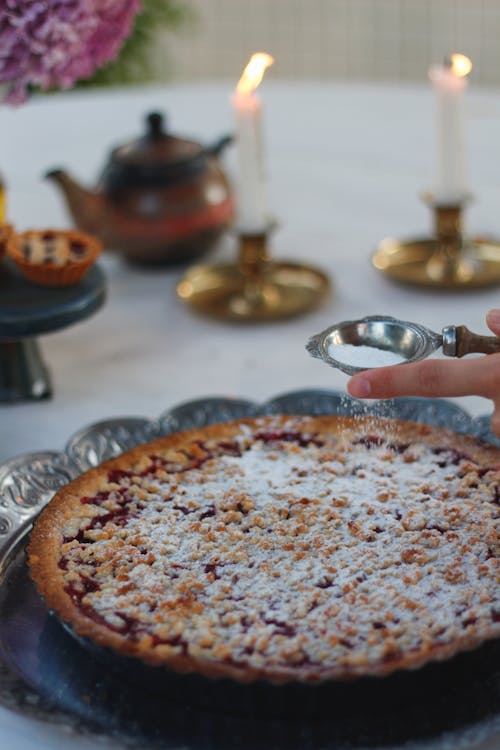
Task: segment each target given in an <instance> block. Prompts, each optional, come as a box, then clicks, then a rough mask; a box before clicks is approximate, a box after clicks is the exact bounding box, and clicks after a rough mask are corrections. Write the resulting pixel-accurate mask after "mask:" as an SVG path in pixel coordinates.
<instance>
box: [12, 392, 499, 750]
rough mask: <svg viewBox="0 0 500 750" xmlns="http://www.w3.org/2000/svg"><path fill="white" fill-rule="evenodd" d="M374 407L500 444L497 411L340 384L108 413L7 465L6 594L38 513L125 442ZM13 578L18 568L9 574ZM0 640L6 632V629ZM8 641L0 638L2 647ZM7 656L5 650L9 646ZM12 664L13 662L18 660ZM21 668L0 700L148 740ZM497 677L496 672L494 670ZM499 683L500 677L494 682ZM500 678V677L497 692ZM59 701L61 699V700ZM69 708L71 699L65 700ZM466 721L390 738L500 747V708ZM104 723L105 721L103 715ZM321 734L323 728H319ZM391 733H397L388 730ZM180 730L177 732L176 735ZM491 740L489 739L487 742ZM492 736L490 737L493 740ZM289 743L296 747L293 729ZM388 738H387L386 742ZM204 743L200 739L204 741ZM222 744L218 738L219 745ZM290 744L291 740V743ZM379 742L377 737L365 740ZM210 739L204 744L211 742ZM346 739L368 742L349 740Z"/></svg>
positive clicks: (424, 744) (275, 741) (321, 744)
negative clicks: (473, 412) (99, 717)
mask: <svg viewBox="0 0 500 750" xmlns="http://www.w3.org/2000/svg"><path fill="white" fill-rule="evenodd" d="M276 413H289V414H292V413H294V414H312V415H318V414H371V415H379V416H387V417H397V418H401V419H408V420H412V421H418V422H426V423H429V424H433V425H437V426H441V427H448V428H450V429H452V430H454V431H456V432H462V433H468V434H472V435H474V436H476V437H478V438H480V439H482V440H485V441H486V442H491V443H493V444H496V445H499V446H500V441H499V440H498V439H497V438H496V437H495V436H494V435H493V433H492V432H491V426H490V418H489V417H488V416H482V417H478V418H472V417H471V416H470V415H468V414H467V413H466V412H465V411H464V410H463V409H461V408H460V407H458V406H457V405H455V404H453V403H451V402H448V401H445V400H440V399H433V400H430V399H419V398H405V399H395V400H390V401H380V402H375V403H373V404H371V405H369V406H367V405H366V404H364V403H361V402H359V401H356V400H355V399H352V398H350V397H349V396H347V395H346V394H343V393H338V392H334V391H321V390H302V391H295V392H292V393H286V394H282V395H278V396H276V397H274V398H272V399H271V400H269V401H266V402H265V403H260V404H259V403H255V402H252V401H248V400H244V399H236V398H224V397H211V398H203V399H199V400H195V401H189V402H186V403H182V404H180V405H177V406H175V407H174V408H172V409H169V410H167V411H165V412H164V413H162V414H161V415H160V416H159V417H158V419H156V420H149V419H146V418H137V417H123V418H113V419H107V420H104V421H101V422H98V423H96V424H92V425H89V426H88V427H84V428H82V429H81V430H79V431H78V432H77V433H76V434H74V435H73V436H72V437H71V438H70V439H69V440H68V442H67V444H66V447H65V448H64V449H63V450H62V451H45V452H37V453H30V454H27V455H24V456H20V457H17V458H13V459H11V460H10V461H7V462H6V463H4V464H3V465H0V595H1V593H2V590H3V589H5V588H6V586H8V585H10V586H11V587H12V585H13V584H12V580H11V581H10V584H9V575H10V572H11V571H12V569H14V568H15V566H16V565H17V566H18V567H19V562H16V560H17V561H19V557H20V555H22V554H23V550H24V545H25V541H26V538H27V534H28V532H29V530H30V528H31V524H32V521H33V519H34V518H35V517H36V516H37V514H38V513H39V512H40V510H41V509H42V508H43V507H44V505H45V504H46V503H47V502H48V501H49V500H50V499H51V497H52V496H53V494H54V493H55V492H56V491H57V490H58V489H59V488H60V487H62V486H63V485H64V484H65V483H67V482H68V481H69V480H71V479H73V478H74V477H76V476H78V475H79V474H80V473H82V472H83V471H86V470H87V469H89V468H92V467H94V466H97V465H99V464H100V463H102V462H103V461H105V460H108V459H110V458H113V457H115V456H117V455H119V454H120V453H122V452H123V451H125V450H128V449H129V448H131V447H133V446H135V445H137V444H139V443H143V442H148V441H149V440H152V439H154V438H155V437H158V436H161V435H167V434H170V433H173V432H176V431H178V430H183V429H189V428H192V427H201V426H204V425H206V424H211V423H214V422H220V421H227V420H230V419H235V418H239V417H243V416H254V415H260V414H276ZM10 577H11V579H12V575H10ZM1 617H2V599H1V597H0V618H1ZM0 640H1V634H0ZM1 653H2V648H1V644H0V655H1ZM4 656H5V653H4ZM11 666H12V665H11ZM21 675H22V670H20V669H17V668H16V669H14V670H13V669H9V667H8V666H7V665H6V664H5V663H2V660H1V658H0V703H2V704H4V705H6V706H8V707H11V708H15V709H16V710H18V711H21V712H22V713H24V714H25V715H28V716H33V717H36V718H39V719H44V720H47V721H51V722H55V723H58V724H60V725H63V726H65V727H71V729H72V730H73V731H74V730H76V731H77V732H78V733H80V734H89V733H91V734H92V736H93V737H95V738H96V739H97V736H98V735H100V736H108V737H109V736H110V735H113V736H115V737H118V738H119V740H120V742H121V743H122V744H126V745H127V746H133V747H136V748H138V747H143V746H144V738H143V737H141V735H140V733H139V734H135V733H133V732H132V733H130V732H127V731H125V732H123V733H122V732H120V729H119V727H118V728H117V727H114V728H113V729H112V730H108V729H106V730H103V729H102V722H101V728H99V727H97V728H95V726H94V727H93V726H92V725H93V722H92V720H89V719H88V717H87V718H86V717H83V718H82V716H81V715H78V713H73V712H71V711H69V712H68V711H67V710H58V708H59V709H60V707H61V706H60V705H59V706H56V708H55V709H54V705H53V702H51V701H48V700H47V697H43V696H40V695H39V692H38V691H36V690H34V689H33V687H30V685H29V684H28V683H29V682H30V679H22V676H21ZM495 680H496V676H495ZM498 682H499V683H500V676H499V678H498ZM495 684H496V683H495ZM498 689H500V685H499V684H497V694H498ZM56 703H57V701H56ZM64 708H65V709H66V708H67V706H66V705H65V706H64ZM476 718H477V720H472V719H471V721H470V722H468V723H466V725H464V726H460V727H458V728H457V727H453V726H452V727H450V728H449V730H448V729H447V728H444V729H443V727H440V728H439V730H436V733H434V734H433V732H432V731H430V732H429V733H428V734H429V736H422V737H419V738H418V739H417V740H415V741H411V742H410V744H409V743H408V741H407V740H405V742H404V743H399V744H398V742H396V744H395V742H394V741H393V742H391V743H389V745H390V746H391V747H393V748H395V747H399V746H402V744H404V747H405V748H407V749H408V750H409V748H413V747H414V748H433V749H434V748H436V750H437V749H438V748H439V750H445V748H448V747H449V748H454V749H457V750H458V749H459V748H471V747H476V746H479V745H480V746H481V748H484V750H486V748H491V750H493V748H494V747H497V746H498V744H496V743H500V713H499V712H497V711H493V712H492V711H491V710H489V709H488V710H487V711H485V715H484V716H478V717H476ZM98 723H99V722H98ZM227 731H230V732H233V734H234V732H236V734H238V732H241V731H246V730H244V729H243V730H242V728H241V727H239V728H238V727H236V729H235V727H234V726H232V727H230V728H228V729H227ZM276 731H277V732H278V734H277V735H274V734H273V735H272V741H269V742H268V740H269V738H266V740H265V741H260V740H258V738H256V742H257V741H258V743H259V747H262V748H264V747H266V746H271V745H272V746H273V747H280V745H281V744H284V743H281V741H280V740H279V737H281V733H282V728H279V727H278V728H277V729H276ZM318 736H319V735H318ZM318 736H317V737H316V739H314V738H313V739H311V737H309V738H304V744H303V745H302V747H304V748H306V747H308V748H309V747H310V748H311V750H312V748H315V750H316V749H317V750H319V749H320V748H322V749H323V748H324V750H326V748H329V747H332V748H333V747H334V745H331V744H330V741H328V740H327V739H325V737H323V735H321V737H323V739H318ZM381 739H383V738H381V737H378V738H377V741H376V743H375V744H376V746H377V747H381V746H382V743H381ZM393 739H394V738H393ZM386 740H390V737H388V738H386ZM178 741H179V737H177V738H176V742H178ZM484 743H486V744H484ZM490 743H491V744H490ZM286 744H287V746H288V747H290V740H289V737H288V739H286ZM198 745H199V743H198V744H197V743H196V742H194V741H190V740H189V738H187V741H186V742H185V743H183V747H186V748H190V747H193V748H195V747H198ZM210 745H211V743H210V742H208V743H207V745H206V747H209V746H210ZM386 745H388V742H387V741H386V742H385V745H384V746H386ZM161 746H162V747H168V748H170V747H171V748H172V749H173V748H174V747H178V746H179V745H178V744H171V743H167V744H164V742H163V741H162V743H161ZM200 746H201V745H200ZM215 746H217V745H216V744H215V743H214V747H215ZM284 746H285V745H284ZM372 746H375V745H374V744H373V743H372V742H371V741H370V738H369V737H368V738H367V742H366V743H365V745H363V747H372ZM204 747H205V745H204ZM335 747H337V745H336V744H335ZM346 747H361V745H360V744H359V742H357V744H352V743H350V742H349V743H348V744H347V745H346Z"/></svg>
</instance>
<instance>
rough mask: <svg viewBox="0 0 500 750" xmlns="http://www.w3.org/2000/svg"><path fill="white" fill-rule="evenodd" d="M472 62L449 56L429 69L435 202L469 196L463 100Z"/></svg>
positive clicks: (453, 201) (448, 202)
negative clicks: (433, 103) (434, 123)
mask: <svg viewBox="0 0 500 750" xmlns="http://www.w3.org/2000/svg"><path fill="white" fill-rule="evenodd" d="M471 69H472V63H471V61H470V60H469V58H468V57H465V55H458V54H454V55H451V57H450V58H449V61H447V62H446V64H445V65H442V66H434V67H432V68H431V69H430V71H429V78H430V79H431V81H432V84H433V87H434V91H435V94H436V118H437V144H436V145H437V149H436V158H437V164H436V182H435V185H434V190H433V196H434V200H435V202H436V203H438V204H443V205H453V204H455V205H456V204H460V203H462V202H463V201H464V199H465V198H466V197H467V195H468V190H467V175H466V167H465V143H464V133H463V113H462V100H463V93H464V90H465V88H466V86H467V75H468V73H470V71H471Z"/></svg>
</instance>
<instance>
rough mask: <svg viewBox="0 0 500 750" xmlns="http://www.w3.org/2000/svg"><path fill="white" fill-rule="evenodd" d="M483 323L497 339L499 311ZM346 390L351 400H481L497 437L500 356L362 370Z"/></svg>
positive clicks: (427, 360) (491, 313)
mask: <svg viewBox="0 0 500 750" xmlns="http://www.w3.org/2000/svg"><path fill="white" fill-rule="evenodd" d="M486 322H487V324H488V327H489V328H490V330H491V331H492V332H493V333H494V334H495V335H496V336H500V309H498V310H490V312H489V313H488V315H487V316H486ZM347 390H348V392H349V393H350V394H351V396H354V397H355V398H394V397H396V396H427V397H451V396H483V397H484V398H489V399H491V400H492V401H493V405H494V412H493V415H492V418H491V428H492V430H493V432H495V433H496V434H497V435H498V436H500V353H498V354H487V355H486V356H483V357H478V358H475V359H469V360H459V359H451V360H441V359H424V360H422V361H421V362H412V363H410V364H407V365H392V366H391V367H379V368H376V369H373V370H365V371H364V372H361V373H359V374H357V375H354V376H353V377H352V378H351V379H350V380H349V382H348V383H347Z"/></svg>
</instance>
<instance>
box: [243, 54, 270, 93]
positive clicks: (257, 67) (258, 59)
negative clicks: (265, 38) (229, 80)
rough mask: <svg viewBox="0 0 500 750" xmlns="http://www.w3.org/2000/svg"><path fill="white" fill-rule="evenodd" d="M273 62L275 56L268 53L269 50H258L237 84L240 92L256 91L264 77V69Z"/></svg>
mask: <svg viewBox="0 0 500 750" xmlns="http://www.w3.org/2000/svg"><path fill="white" fill-rule="evenodd" d="M273 62H274V57H272V56H271V55H268V54H267V52H256V53H255V54H253V55H252V57H251V58H250V60H249V62H248V65H247V66H246V68H245V70H244V71H243V73H242V75H241V78H240V80H239V81H238V85H237V86H236V91H237V92H238V94H250V93H251V92H252V91H255V89H256V88H257V86H258V85H259V83H260V82H261V81H262V78H263V77H264V71H265V70H266V68H268V67H269V66H270V65H272V64H273Z"/></svg>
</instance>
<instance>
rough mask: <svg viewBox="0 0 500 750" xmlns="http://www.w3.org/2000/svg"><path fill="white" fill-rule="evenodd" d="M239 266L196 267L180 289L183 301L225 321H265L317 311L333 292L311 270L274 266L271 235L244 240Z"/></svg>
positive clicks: (319, 273) (285, 263) (283, 264)
mask: <svg viewBox="0 0 500 750" xmlns="http://www.w3.org/2000/svg"><path fill="white" fill-rule="evenodd" d="M239 240H240V258H239V262H238V264H230V263H228V264H220V265H211V266H210V265H207V266H205V265H204V266H194V267H193V268H191V269H190V270H189V271H188V272H187V274H186V275H185V276H184V278H183V279H182V280H181V281H180V283H179V284H178V286H177V294H178V296H179V298H180V299H181V300H182V301H183V302H186V303H187V304H189V305H190V306H191V307H192V308H193V309H195V310H197V311H198V312H201V313H205V314H207V315H210V316H211V317H215V318H219V319H221V320H240V321H254V322H264V321H271V320H277V319H279V318H289V317H293V316H296V315H300V314H302V313H305V312H307V311H309V310H312V309H313V308H315V307H317V306H318V305H319V304H320V303H321V302H322V300H323V299H324V296H325V294H326V293H327V291H328V289H329V281H328V278H327V276H326V275H325V274H324V273H323V272H322V271H320V270H319V269H316V268H314V267H311V266H305V265H301V264H299V263H291V262H288V261H283V262H275V261H272V260H270V259H269V257H268V255H267V236H266V235H265V234H259V235H240V238H239Z"/></svg>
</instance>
